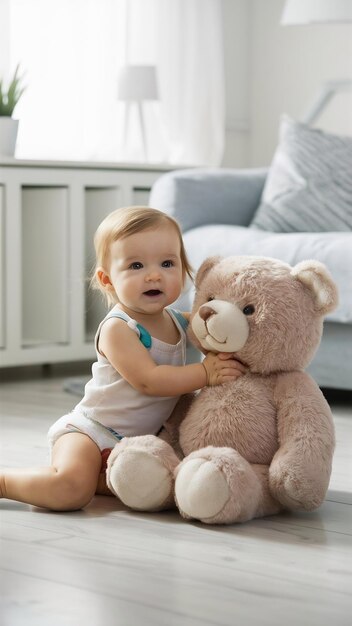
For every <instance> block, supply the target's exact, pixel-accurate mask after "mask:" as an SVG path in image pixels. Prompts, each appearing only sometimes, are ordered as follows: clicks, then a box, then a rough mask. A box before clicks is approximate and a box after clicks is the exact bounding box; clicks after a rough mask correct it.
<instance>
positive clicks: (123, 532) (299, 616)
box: [0, 378, 352, 626]
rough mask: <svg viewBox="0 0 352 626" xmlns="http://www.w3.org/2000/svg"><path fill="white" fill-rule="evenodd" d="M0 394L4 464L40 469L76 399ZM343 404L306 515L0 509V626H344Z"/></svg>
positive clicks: (49, 391)
mask: <svg viewBox="0 0 352 626" xmlns="http://www.w3.org/2000/svg"><path fill="white" fill-rule="evenodd" d="M0 393H1V400H0V403H1V414H0V415H1V441H2V447H1V464H2V465H7V466H9V465H11V466H19V465H34V464H41V463H43V464H45V462H46V458H47V449H46V431H47V428H48V426H49V425H50V424H51V423H52V422H53V420H54V419H56V418H57V417H59V416H60V415H61V414H63V413H65V412H66V411H67V410H68V409H70V408H71V407H72V406H73V404H74V403H75V398H74V397H73V396H70V395H68V394H66V393H64V392H63V391H62V379H60V378H47V379H37V380H22V381H17V382H15V381H8V382H5V383H3V384H2V385H1V386H0ZM351 398H352V396H349V398H347V401H346V399H345V400H344V401H343V400H341V399H340V400H339V399H334V401H333V412H334V416H335V421H336V430H337V449H336V455H335V462H334V469H333V476H332V480H331V485H330V490H329V494H328V499H327V501H326V502H325V503H324V504H323V506H322V507H321V508H320V509H319V510H318V511H316V512H314V513H309V514H308V513H306V514H303V513H302V514H297V515H290V514H286V515H278V516H276V517H270V518H265V519H260V520H255V521H253V522H250V523H247V524H242V525H237V526H231V527H208V526H204V525H202V524H199V523H189V522H185V521H183V520H182V519H180V517H179V516H178V515H177V513H176V512H168V513H160V514H144V513H142V514H136V513H134V512H131V511H128V510H126V509H125V508H124V507H123V506H122V505H121V504H120V503H119V502H118V501H117V500H115V499H114V498H106V497H97V498H95V499H94V500H93V501H92V502H91V504H90V505H89V506H88V507H87V508H86V509H85V510H84V511H79V512H75V513H51V512H48V511H45V510H42V509H36V508H34V507H30V506H27V505H24V504H19V503H15V502H10V501H5V500H2V501H1V502H0V514H1V535H2V543H1V570H0V571H1V580H0V590H1V595H2V602H3V608H2V622H1V623H2V625H3V626H19V625H21V626H22V625H26V626H81V625H83V624H85V623H87V624H89V626H98V625H99V626H100V625H104V626H110V625H111V626H116V625H117V626H119V625H126V626H127V625H128V626H130V625H131V626H132V625H133V626H134V625H139V624H141V625H142V624H143V626H149V625H155V626H159V625H160V626H166V625H170V626H176V625H177V626H179V625H180V626H181V625H182V626H183V625H185V626H188V625H190V626H191V625H192V626H196V625H197V626H198V625H199V626H200V625H207V624H211V625H215V624H216V625H228V626H234V625H239V626H241V625H242V624H243V625H244V626H252V625H270V626H272V625H276V624H285V625H286V626H291V625H298V624H299V625H303V626H314V625H316V626H325V625H328V624H329V625H330V624H332V626H343V625H346V626H347V625H350V624H351V623H352V617H351V615H352V461H351V459H352V454H351V452H352V399H351Z"/></svg>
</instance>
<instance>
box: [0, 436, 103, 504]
mask: <svg viewBox="0 0 352 626" xmlns="http://www.w3.org/2000/svg"><path fill="white" fill-rule="evenodd" d="M100 468H101V452H100V450H99V448H98V446H97V445H96V444H95V443H94V441H92V439H90V437H88V436H87V435H84V434H82V433H67V434H65V435H62V436H61V437H60V438H59V439H58V440H57V441H56V443H55V445H54V447H53V451H52V464H51V466H48V467H37V468H31V469H8V470H1V472H0V495H1V497H3V498H9V499H11V500H17V501H19V502H25V503H27V504H33V505H34V506H40V507H44V508H48V509H52V510H54V511H74V510H77V509H81V508H82V507H84V506H85V505H86V504H88V502H90V500H91V499H92V497H93V496H94V494H95V491H96V488H97V483H98V477H99V472H100Z"/></svg>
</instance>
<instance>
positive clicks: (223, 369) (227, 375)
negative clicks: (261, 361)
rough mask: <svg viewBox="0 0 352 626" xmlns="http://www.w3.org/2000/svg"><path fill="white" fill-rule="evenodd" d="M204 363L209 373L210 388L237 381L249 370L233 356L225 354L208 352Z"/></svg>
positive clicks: (208, 382) (208, 383)
mask: <svg viewBox="0 0 352 626" xmlns="http://www.w3.org/2000/svg"><path fill="white" fill-rule="evenodd" d="M202 363H203V365H204V367H205V369H206V372H207V385H208V386H209V387H213V386H214V385H221V383H227V382H230V381H233V380H236V379H237V378H239V376H242V374H245V373H246V372H247V368H246V367H245V366H244V365H243V364H242V363H240V361H236V360H235V359H234V358H232V354H229V353H225V352H222V353H221V354H214V353H213V352H208V354H207V356H206V357H205V359H204V360H203V361H202Z"/></svg>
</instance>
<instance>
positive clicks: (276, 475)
mask: <svg viewBox="0 0 352 626" xmlns="http://www.w3.org/2000/svg"><path fill="white" fill-rule="evenodd" d="M274 400H275V404H276V406H277V425H278V437H279V449H278V451H277V452H276V454H275V456H274V458H273V460H272V463H271V466H270V470H269V484H270V490H271V492H272V494H273V496H274V497H275V498H277V499H278V500H279V502H281V503H282V504H283V505H284V506H286V507H287V508H289V509H305V510H311V509H314V508H317V507H318V506H319V505H320V504H321V503H322V501H323V500H324V497H325V493H326V490H327V488H328V485H329V479H330V473H331V465H332V456H333V451H334V446H335V437H334V426H333V419H332V415H331V411H330V408H329V405H328V403H327V402H326V400H325V398H324V396H323V394H322V393H321V391H320V389H319V387H318V386H317V385H316V383H315V382H314V381H313V380H312V379H311V378H310V376H308V374H306V373H304V372H292V373H287V374H281V375H279V376H278V379H277V384H276V388H275V391H274Z"/></svg>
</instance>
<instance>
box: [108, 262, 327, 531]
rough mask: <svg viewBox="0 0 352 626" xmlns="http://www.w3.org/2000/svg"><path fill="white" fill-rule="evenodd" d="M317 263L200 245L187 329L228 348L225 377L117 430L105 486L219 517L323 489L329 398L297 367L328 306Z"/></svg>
mask: <svg viewBox="0 0 352 626" xmlns="http://www.w3.org/2000/svg"><path fill="white" fill-rule="evenodd" d="M337 301H338V294H337V289H336V286H335V284H334V282H333V280H332V278H331V276H330V274H329V272H328V270H327V269H326V267H325V266H324V265H323V264H322V263H320V262H318V261H313V260H307V261H303V262H300V263H298V264H297V265H295V266H294V267H291V266H290V265H288V264H287V263H284V262H281V261H279V260H275V259H272V258H266V257H256V256H232V257H227V258H221V257H211V258H208V259H206V260H205V261H204V262H203V264H202V265H201V267H200V268H199V270H198V272H197V275H196V279H195V298H194V304H193V308H192V312H191V316H190V325H189V330H188V334H189V338H190V340H191V342H192V343H193V344H194V345H195V346H196V347H197V348H199V350H201V351H203V352H205V353H206V352H207V351H213V352H230V353H233V354H234V358H236V359H238V360H239V361H241V362H242V363H243V364H244V365H245V367H246V373H245V374H244V375H242V376H240V377H239V378H238V379H237V380H235V381H232V382H226V383H224V384H222V385H218V386H214V387H204V388H203V389H202V390H201V391H199V392H197V393H196V394H194V395H193V396H190V395H188V396H184V397H182V398H181V399H180V401H179V403H178V405H177V407H176V409H175V411H174V413H173V414H172V415H171V417H170V418H169V420H168V421H167V422H166V424H165V425H164V427H163V429H162V432H161V433H160V434H159V435H158V436H155V435H146V436H139V437H126V438H124V439H122V441H121V442H119V443H118V444H117V445H116V446H115V448H114V449H113V451H112V452H111V454H110V457H109V459H108V468H107V484H108V487H109V489H110V490H111V491H112V492H113V493H114V494H115V495H117V496H118V497H119V498H120V499H121V500H122V502H124V503H125V504H126V505H127V506H129V507H130V508H132V509H135V510H139V511H141V510H143V511H156V510H162V509H167V508H170V507H173V506H175V504H176V506H177V507H178V509H179V511H180V514H181V515H182V516H183V517H184V518H186V519H195V520H199V521H201V522H203V523H206V524H231V523H235V522H244V521H247V520H250V519H252V518H255V517H261V516H265V515H273V514H276V513H278V512H279V511H282V510H290V511H295V510H299V509H300V510H306V511H309V510H312V509H315V508H317V507H319V505H320V504H321V503H322V501H323V500H324V497H325V494H326V491H327V488H328V484H329V479H330V473H331V466H332V457H333V451H334V427H333V419H332V415H331V411H330V408H329V405H328V404H327V402H326V400H325V398H324V396H323V394H322V392H321V391H320V389H319V387H318V386H317V384H316V383H315V382H314V380H313V379H312V378H311V377H310V376H309V375H308V374H307V373H306V372H305V371H304V369H305V368H306V367H307V365H308V364H309V362H310V361H311V359H312V358H313V356H314V353H315V351H316V350H317V348H318V345H319V342H320V339H321V335H322V329H323V318H324V316H325V315H326V314H327V313H329V312H330V311H332V310H333V309H334V308H335V307H336V306H337Z"/></svg>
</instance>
